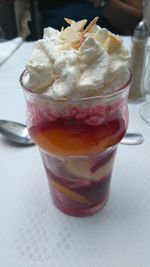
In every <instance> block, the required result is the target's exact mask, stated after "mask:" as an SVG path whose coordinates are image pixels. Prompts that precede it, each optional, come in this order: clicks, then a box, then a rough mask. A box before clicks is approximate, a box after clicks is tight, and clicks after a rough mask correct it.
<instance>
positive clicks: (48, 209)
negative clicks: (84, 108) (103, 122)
mask: <svg viewBox="0 0 150 267" xmlns="http://www.w3.org/2000/svg"><path fill="white" fill-rule="evenodd" d="M125 42H126V46H128V47H129V45H130V39H128V38H126V39H125ZM32 45H33V43H23V44H22V45H21V47H20V48H19V49H18V50H17V51H16V52H15V53H14V54H13V55H12V57H11V58H10V59H9V60H8V61H7V62H6V63H5V64H3V65H2V67H1V68H0V119H9V120H15V121H19V122H25V100H24V96H23V92H22V90H21V88H20V85H19V81H18V80H19V76H20V73H21V72H22V70H23V69H24V65H25V61H26V59H27V58H28V56H29V54H30V52H31V49H32ZM142 104H143V103H142ZM142 104H134V105H133V104H130V105H129V111H130V123H129V128H128V131H137V132H142V133H143V135H144V138H145V141H144V143H143V144H141V145H139V146H125V145H119V149H118V152H117V156H116V161H115V167H114V172H113V176H112V183H111V191H110V199H109V202H108V204H107V205H106V206H105V208H104V209H103V210H102V211H101V212H99V213H98V214H96V215H94V216H92V217H87V218H74V217H71V216H67V215H64V214H63V213H61V212H60V211H58V210H57V209H56V208H55V206H54V205H53V203H52V201H51V198H50V193H49V188H48V183H47V178H46V174H45V171H44V168H43V165H42V161H41V158H40V155H39V152H38V149H37V148H36V147H35V146H32V147H20V146H17V145H14V144H12V143H10V142H8V141H7V140H6V139H5V138H4V137H3V136H1V135H0V266H1V267H12V266H13V267H14V266H15V267H50V266H53V267H145V266H150V125H148V124H146V123H145V122H144V121H143V120H142V119H141V117H140V116H139V110H140V107H141V106H142Z"/></svg>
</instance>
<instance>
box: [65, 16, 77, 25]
mask: <svg viewBox="0 0 150 267" xmlns="http://www.w3.org/2000/svg"><path fill="white" fill-rule="evenodd" d="M64 20H65V21H66V22H67V23H68V24H69V25H71V24H72V23H73V22H75V21H74V20H72V19H68V18H64Z"/></svg>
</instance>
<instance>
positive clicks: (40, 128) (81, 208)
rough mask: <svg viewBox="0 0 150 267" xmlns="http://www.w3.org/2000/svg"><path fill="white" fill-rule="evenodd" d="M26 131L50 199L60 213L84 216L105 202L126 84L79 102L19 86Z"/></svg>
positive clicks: (124, 115) (122, 129) (123, 125)
mask: <svg viewBox="0 0 150 267" xmlns="http://www.w3.org/2000/svg"><path fill="white" fill-rule="evenodd" d="M25 75H26V71H24V72H23V74H22V75H21V79H20V81H21V85H22V87H23V90H24V93H25V98H26V105H27V126H28V130H29V133H30V135H31V137H32V139H33V140H34V142H35V143H36V144H37V146H38V147H39V150H40V153H41V157H42V160H43V164H44V167H45V170H46V173H47V177H48V182H49V186H50V190H51V196H52V199H53V201H54V203H55V205H56V206H57V207H58V208H59V209H60V210H61V211H63V212H64V213H67V214H70V215H73V216H87V215H92V214H94V213H96V212H97V211H98V210H100V209H101V208H102V207H103V206H104V205H105V204H106V202H107V200H108V195H109V188H110V179H111V175H112V170H113V164H114V159H115V154H116V150H117V145H118V143H119V142H120V141H121V139H122V138H123V136H124V135H125V133H126V129H127V125H128V106H127V102H128V91H129V87H130V83H131V76H130V77H129V80H128V82H127V83H126V84H125V85H124V86H123V87H122V88H120V89H118V90H117V91H116V92H115V93H111V94H107V95H104V96H97V97H89V98H83V99H80V100H70V99H65V98H62V99H59V100H54V99H52V98H51V97H49V96H45V95H40V94H36V93H32V92H31V91H30V90H29V89H27V88H25V87H24V86H23V77H24V76H25Z"/></svg>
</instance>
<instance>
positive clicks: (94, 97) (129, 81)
mask: <svg viewBox="0 0 150 267" xmlns="http://www.w3.org/2000/svg"><path fill="white" fill-rule="evenodd" d="M128 71H129V79H128V80H127V82H126V83H125V84H124V85H122V86H121V87H119V88H118V89H117V90H116V91H115V92H112V93H108V94H105V95H98V96H90V97H82V98H80V99H70V98H65V97H63V98H58V99H57V98H56V99H54V98H53V97H51V96H49V95H44V94H39V93H35V92H32V91H31V90H30V89H29V88H26V87H25V86H24V84H23V76H24V74H25V73H27V69H25V70H24V71H23V72H22V73H21V75H20V79H19V82H20V84H21V86H22V88H23V89H24V91H25V92H27V93H28V94H29V95H30V96H32V97H38V98H42V99H43V100H49V101H53V102H57V103H58V102H61V103H62V102H64V103H65V102H70V103H76V102H86V101H92V100H93V101H94V100H100V99H101V100H106V99H109V98H111V97H114V96H117V95H119V94H121V93H123V92H124V91H126V89H127V88H128V86H129V85H130V84H131V82H132V73H131V70H130V69H129V68H128Z"/></svg>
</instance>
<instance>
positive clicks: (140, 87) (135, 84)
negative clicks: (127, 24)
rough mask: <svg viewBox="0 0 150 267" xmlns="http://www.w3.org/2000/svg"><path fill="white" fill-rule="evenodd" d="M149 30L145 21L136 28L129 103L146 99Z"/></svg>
mask: <svg viewBox="0 0 150 267" xmlns="http://www.w3.org/2000/svg"><path fill="white" fill-rule="evenodd" d="M147 40H148V28H147V25H146V23H145V22H144V21H141V22H139V24H138V25H137V26H136V28H135V30H134V33H133V37H132V48H131V59H130V69H131V72H132V85H131V87H130V91H129V101H132V102H141V101H143V100H144V99H145V93H144V76H145V68H146V66H145V65H146V45H147Z"/></svg>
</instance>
